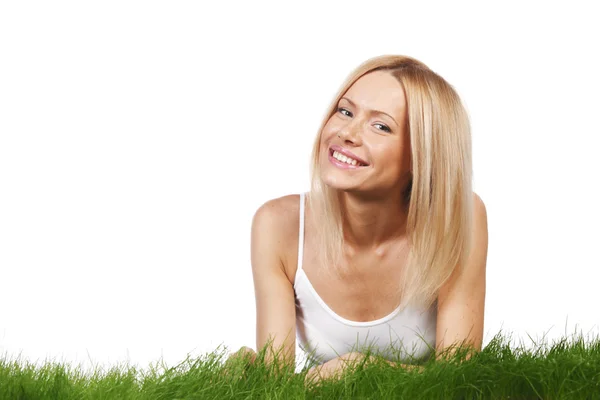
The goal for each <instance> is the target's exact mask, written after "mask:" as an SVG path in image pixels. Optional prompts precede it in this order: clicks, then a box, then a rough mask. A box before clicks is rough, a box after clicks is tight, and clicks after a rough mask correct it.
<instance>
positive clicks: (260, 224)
mask: <svg viewBox="0 0 600 400" xmlns="http://www.w3.org/2000/svg"><path fill="white" fill-rule="evenodd" d="M299 217H300V195H299V194H290V195H285V196H281V197H277V198H274V199H271V200H268V201H266V202H264V203H263V204H262V205H261V206H260V207H259V208H258V210H256V213H255V214H254V218H253V221H252V237H253V241H254V240H261V241H262V240H266V241H268V242H269V243H270V245H269V246H268V247H269V248H270V249H271V251H276V252H277V253H279V256H280V257H281V260H282V262H283V267H284V271H285V273H286V275H288V278H289V276H291V275H290V272H289V271H291V270H292V269H293V268H292V264H294V262H295V260H296V254H297V248H298V233H299V229H300V225H299V221H300V218H299Z"/></svg>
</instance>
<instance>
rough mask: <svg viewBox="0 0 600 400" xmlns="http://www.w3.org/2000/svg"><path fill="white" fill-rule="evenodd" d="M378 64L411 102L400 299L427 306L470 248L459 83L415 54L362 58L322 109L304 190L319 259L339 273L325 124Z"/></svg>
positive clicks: (337, 212)
mask: <svg viewBox="0 0 600 400" xmlns="http://www.w3.org/2000/svg"><path fill="white" fill-rule="evenodd" d="M376 70H379V71H381V70H383V71H387V72H389V73H390V74H392V75H393V76H394V77H395V78H396V79H397V80H398V82H400V84H401V85H402V88H403V89H404V93H405V96H406V100H407V108H408V109H407V117H408V124H407V125H408V133H409V135H410V147H411V153H412V162H411V171H412V178H411V180H410V182H409V184H408V185H407V188H406V191H405V193H404V199H405V201H406V204H405V205H407V206H408V220H407V226H406V233H407V237H408V243H409V253H408V259H407V265H406V267H405V268H404V269H403V275H402V281H401V282H399V284H400V285H399V288H400V294H401V303H400V304H401V307H402V308H405V307H407V306H408V305H412V306H416V307H423V308H429V307H431V305H432V304H433V303H434V302H435V301H436V300H437V293H438V291H439V289H440V287H441V286H442V285H443V284H444V282H446V281H447V280H448V278H450V276H451V274H452V273H453V271H454V270H455V269H456V268H461V267H462V266H463V265H464V263H465V262H466V260H467V257H468V255H469V252H470V250H471V236H470V233H471V226H472V225H471V221H472V213H473V192H472V183H471V180H472V156H471V130H470V126H469V119H468V115H467V112H466V110H465V108H464V106H463V105H462V102H461V100H460V98H459V96H458V94H457V93H456V91H455V90H454V88H453V87H452V86H451V85H450V84H448V83H447V82H446V81H445V80H444V79H443V78H442V77H440V76H439V75H437V74H436V73H435V72H433V71H432V70H431V69H429V68H428V67H427V66H426V65H425V64H423V63H422V62H420V61H418V60H416V59H414V58H410V57H406V56H380V57H375V58H372V59H370V60H368V61H366V62H364V63H363V64H362V65H360V66H359V67H358V68H356V69H355V70H354V71H353V72H352V73H351V74H350V76H349V77H348V78H347V79H346V81H345V82H344V83H343V85H342V87H341V88H340V90H339V91H338V93H337V94H336V96H335V98H334V100H333V101H332V103H331V105H330V106H329V108H328V110H327V112H326V114H325V118H324V119H323V122H322V123H321V126H320V127H319V131H318V132H319V133H318V135H317V138H316V140H315V143H314V146H313V152H312V160H311V164H312V165H311V171H310V174H311V191H310V193H309V195H308V197H307V204H308V207H309V208H310V210H311V212H310V215H311V217H312V222H313V223H312V226H313V227H315V229H316V232H315V237H316V240H317V251H318V253H317V260H318V262H320V265H322V266H325V267H326V270H328V271H329V272H332V271H335V272H338V273H340V272H342V267H341V263H340V260H341V259H342V255H343V245H344V235H343V228H342V215H341V208H340V200H339V197H338V194H339V192H338V191H337V190H336V189H332V188H330V187H328V186H327V185H325V184H324V183H323V181H322V180H321V171H320V165H319V154H320V152H321V134H322V131H323V127H324V126H325V124H326V123H327V121H328V120H329V118H330V117H331V116H332V115H333V114H334V113H335V112H336V110H337V107H338V102H339V100H340V98H341V97H342V96H343V95H344V94H345V93H346V91H347V90H348V89H349V88H350V86H352V84H354V82H356V81H357V80H358V79H359V78H360V77H362V76H363V75H365V74H367V73H369V72H372V71H376ZM328 266H332V267H333V268H328Z"/></svg>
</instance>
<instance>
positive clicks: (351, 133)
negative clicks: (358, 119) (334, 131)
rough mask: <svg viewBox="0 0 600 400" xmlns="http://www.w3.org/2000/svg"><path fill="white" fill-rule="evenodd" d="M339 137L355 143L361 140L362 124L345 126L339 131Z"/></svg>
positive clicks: (351, 123) (352, 123)
mask: <svg viewBox="0 0 600 400" xmlns="http://www.w3.org/2000/svg"><path fill="white" fill-rule="evenodd" d="M338 137H339V138H340V139H343V140H344V141H346V140H348V141H351V142H353V143H356V142H359V141H360V140H361V127H360V124H358V123H354V121H352V122H350V123H348V124H346V125H344V126H343V127H341V129H340V130H339V131H338Z"/></svg>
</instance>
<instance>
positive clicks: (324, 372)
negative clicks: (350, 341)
mask: <svg viewBox="0 0 600 400" xmlns="http://www.w3.org/2000/svg"><path fill="white" fill-rule="evenodd" d="M364 358H365V355H364V354H362V353H359V352H355V351H353V352H351V353H346V354H344V355H343V356H339V357H336V358H334V359H331V360H329V361H327V362H325V363H323V364H321V365H317V366H316V367H312V368H311V369H309V370H308V372H307V374H306V376H305V377H304V384H305V385H307V384H309V383H312V382H319V381H321V380H323V379H329V378H336V379H338V378H340V377H341V375H342V373H343V372H344V370H345V369H346V367H347V365H348V363H349V362H351V363H352V364H355V363H359V362H361V361H362V360H363V359H364Z"/></svg>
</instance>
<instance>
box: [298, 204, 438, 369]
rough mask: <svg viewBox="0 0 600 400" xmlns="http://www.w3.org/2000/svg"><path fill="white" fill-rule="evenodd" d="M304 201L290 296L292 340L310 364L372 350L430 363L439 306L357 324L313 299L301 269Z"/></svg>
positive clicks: (399, 359) (401, 359) (388, 356)
mask: <svg viewBox="0 0 600 400" xmlns="http://www.w3.org/2000/svg"><path fill="white" fill-rule="evenodd" d="M304 197H305V196H304V193H302V194H300V230H299V238H298V268H297V270H296V277H295V281H294V291H295V295H296V338H297V341H298V344H299V347H300V348H301V349H302V350H303V351H304V352H305V353H306V354H305V355H306V357H307V360H308V361H309V363H317V364H322V363H324V362H327V361H329V360H331V359H333V358H336V357H338V356H341V355H344V354H346V353H349V352H351V351H360V349H361V348H363V349H364V346H371V351H372V352H373V353H379V354H381V355H382V356H383V357H385V358H386V359H388V360H390V361H394V362H401V363H403V364H409V363H417V362H420V361H424V360H425V359H427V358H429V357H430V356H431V355H432V354H433V351H434V349H435V328H436V317H437V302H434V303H433V305H432V306H431V308H430V309H428V310H424V311H423V310H416V309H411V308H407V309H404V310H403V311H401V310H400V308H397V309H395V310H394V311H392V313H391V314H389V315H387V316H385V317H383V318H380V319H378V320H375V321H367V322H357V321H350V320H348V319H345V318H343V317H341V316H339V315H338V314H336V313H335V312H334V311H333V310H332V309H331V308H329V306H327V304H326V303H325V302H324V301H323V299H321V297H320V296H319V295H318V294H317V292H316V290H315V289H314V287H313V286H312V284H311V283H310V281H309V279H308V277H307V276H306V274H305V273H304V270H303V269H302V256H303V252H304V251H303V250H304ZM411 356H412V357H411ZM313 365H314V364H313Z"/></svg>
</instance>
